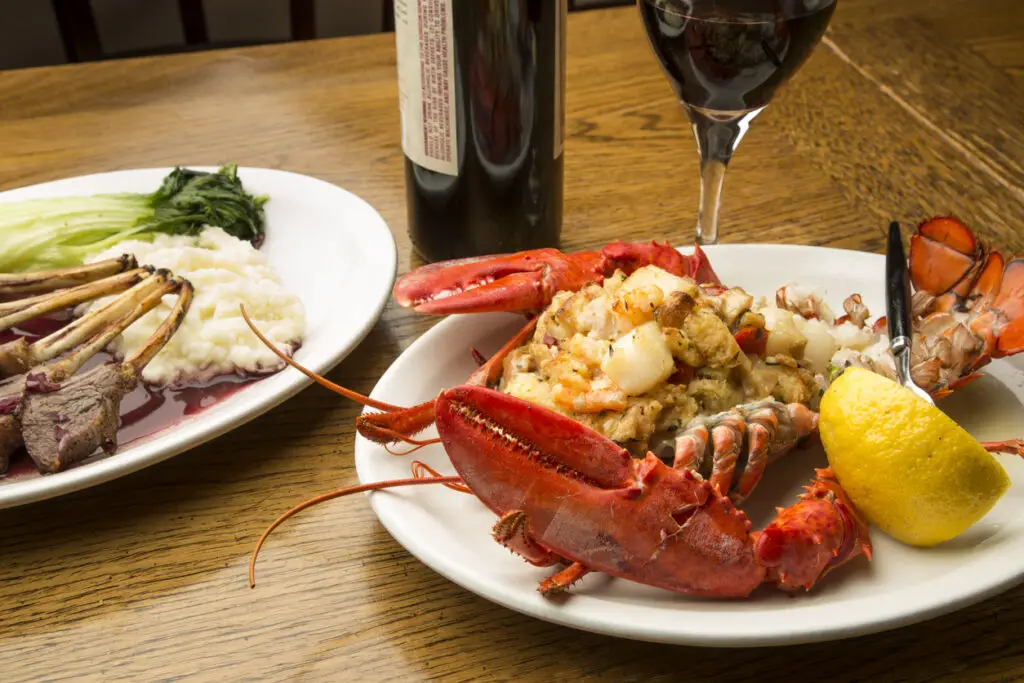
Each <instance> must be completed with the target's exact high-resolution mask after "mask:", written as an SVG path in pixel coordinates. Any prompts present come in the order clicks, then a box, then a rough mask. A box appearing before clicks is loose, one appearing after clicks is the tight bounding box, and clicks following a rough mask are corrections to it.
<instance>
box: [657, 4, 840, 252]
mask: <svg viewBox="0 0 1024 683" xmlns="http://www.w3.org/2000/svg"><path fill="white" fill-rule="evenodd" d="M638 4H639V8H640V17H641V19H642V20H643V25H644V28H645V29H646V31H647V37H648V39H649V40H650V43H651V47H652V49H653V50H654V54H655V55H656V56H657V57H658V61H659V62H661V66H662V69H663V70H664V71H665V74H666V75H667V76H668V79H669V81H670V82H671V83H672V87H673V88H674V89H675V91H676V94H677V96H678V97H679V100H680V102H682V104H683V106H684V108H685V109H686V113H687V115H688V116H689V118H690V122H691V123H692V125H693V129H694V135H695V136H696V138H697V145H698V148H699V151H700V154H701V208H700V214H699V218H698V222H697V241H698V242H700V243H702V244H714V243H715V242H717V241H718V208H719V204H720V199H721V191H722V182H723V180H724V177H725V169H726V167H727V165H728V163H729V159H731V158H732V154H733V152H734V150H735V149H736V146H737V145H738V144H739V141H740V139H741V138H742V137H743V135H744V134H745V133H746V131H747V127H748V126H749V124H750V121H751V120H752V119H753V118H754V117H755V116H757V114H759V113H760V112H761V110H762V109H764V107H765V106H766V105H767V104H768V102H769V101H771V99H772V96H773V95H774V94H775V91H776V90H777V89H778V88H779V86H781V85H782V84H783V83H785V82H786V81H787V80H788V79H789V78H790V76H792V75H793V73H794V72H795V71H796V70H797V69H798V68H799V67H800V65H802V64H803V63H804V61H805V60H806V59H807V57H808V56H809V55H810V53H811V51H812V50H813V49H814V47H815V45H817V44H818V42H819V41H820V40H821V36H822V34H824V32H825V29H826V27H827V26H828V22H829V19H831V17H832V13H833V11H834V10H835V5H836V3H835V0H639V1H638Z"/></svg>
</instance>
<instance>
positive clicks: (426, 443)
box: [384, 438, 441, 477]
mask: <svg viewBox="0 0 1024 683" xmlns="http://www.w3.org/2000/svg"><path fill="white" fill-rule="evenodd" d="M403 440H404V438H403ZM406 443H408V442H406ZM435 443H441V439H429V440H427V441H422V442H420V443H418V444H417V445H415V446H413V447H412V448H410V449H409V450H407V451H393V450H391V446H390V445H389V444H384V450H386V451H387V452H388V453H390V454H391V455H398V456H401V455H412V454H413V453H415V452H416V451H418V450H419V449H421V448H426V447H427V446H433V445H434V444H435ZM416 462H419V461H418V460H417V461H416ZM414 464H415V463H414ZM437 476H439V477H440V476H441V475H440V474H439V475H437Z"/></svg>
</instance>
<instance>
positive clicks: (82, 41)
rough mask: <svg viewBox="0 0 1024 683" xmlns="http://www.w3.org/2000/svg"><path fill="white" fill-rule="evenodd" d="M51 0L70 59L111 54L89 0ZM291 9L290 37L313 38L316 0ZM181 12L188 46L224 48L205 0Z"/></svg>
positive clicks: (183, 4)
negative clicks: (212, 34)
mask: <svg viewBox="0 0 1024 683" xmlns="http://www.w3.org/2000/svg"><path fill="white" fill-rule="evenodd" d="M51 2H53V10H54V12H55V13H56V15H57V25H58V27H59V28H60V35H61V40H62V41H63V42H64V52H65V53H66V55H67V58H68V61H69V62H88V61H95V60H98V59H106V58H107V57H110V56H112V55H108V54H106V53H105V52H104V50H103V45H102V43H101V42H100V35H99V31H98V30H97V28H96V17H95V16H94V15H93V11H92V4H91V2H90V0H51ZM386 4H388V5H390V4H391V3H390V1H389V2H387V3H386ZM288 11H289V18H290V25H291V40H312V39H313V38H315V37H316V2H315V0H289V6H288ZM178 14H179V16H180V17H181V26H182V32H183V33H184V34H185V45H186V46H188V47H190V48H196V49H201V48H204V47H205V48H216V47H222V46H218V45H216V44H213V43H210V39H209V34H208V32H207V30H206V14H205V11H204V8H203V0H178Z"/></svg>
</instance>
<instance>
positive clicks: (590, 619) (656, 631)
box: [354, 243, 1024, 648]
mask: <svg viewBox="0 0 1024 683" xmlns="http://www.w3.org/2000/svg"><path fill="white" fill-rule="evenodd" d="M703 249H705V250H706V251H707V252H708V254H709V256H710V257H711V259H712V262H713V261H714V254H715V253H716V252H717V253H722V252H727V251H736V252H742V251H748V250H754V251H762V250H775V251H787V252H791V253H794V252H795V253H799V252H807V251H810V252H812V253H816V254H820V253H821V252H823V251H825V252H832V253H834V255H835V256H838V257H841V258H844V259H850V258H854V259H857V260H863V259H869V260H875V261H876V264H877V266H879V267H881V266H882V265H883V264H884V256H883V255H882V254H878V253H872V252H864V251H858V250H854V249H842V248H836V247H818V246H811V245H796V244H762V243H743V244H727V245H715V246H709V247H703ZM677 250H678V251H680V252H682V253H690V250H689V249H688V248H677ZM482 315H491V316H496V317H497V316H509V315H511V314H500V313H498V314H482ZM467 317H468V316H465V315H461V316H449V317H448V318H447V319H445V320H441V321H439V322H438V323H437V324H436V325H434V326H433V327H431V328H430V329H429V330H427V331H426V332H425V333H424V334H422V335H421V336H420V337H419V338H417V339H416V340H415V341H414V342H413V343H412V344H410V345H409V347H408V348H407V349H406V350H405V351H403V353H402V354H401V355H399V357H398V358H396V359H395V361H394V362H393V363H392V365H391V366H389V367H388V369H387V370H386V371H385V373H384V374H383V375H382V376H381V378H380V380H378V382H377V384H376V385H375V386H374V389H373V391H372V392H371V394H370V396H371V397H372V398H376V399H379V400H388V399H389V398H391V399H392V400H393V398H394V397H391V396H384V395H382V394H381V393H380V392H379V391H378V389H379V387H381V386H382V385H385V384H386V383H388V382H390V381H393V379H392V375H393V372H394V368H395V366H397V365H398V362H399V360H400V359H402V358H403V357H405V356H406V355H408V356H412V357H415V354H417V353H418V352H419V350H420V349H421V348H423V347H426V346H429V345H431V344H432V343H434V340H435V338H436V337H443V336H444V335H445V334H446V333H447V328H449V327H452V326H455V325H458V324H459V320H460V319H464V318H467ZM474 317H475V316H474ZM363 412H364V413H366V412H371V411H370V410H369V409H364V411H363ZM373 446H374V445H373V444H372V443H371V442H370V441H368V440H367V439H365V438H363V437H362V436H360V435H358V434H357V436H356V439H355V448H354V459H355V466H356V473H357V476H358V478H359V481H360V483H367V482H369V481H375V479H373V478H371V477H368V476H367V468H368V467H369V466H370V465H369V459H368V455H372V448H373ZM387 494H388V492H387V491H380V492H368V493H366V494H365V495H366V497H367V498H368V500H369V502H370V506H371V508H372V509H373V511H374V514H375V515H376V517H377V519H378V521H379V522H380V523H381V524H382V525H383V526H384V527H385V529H387V531H388V533H389V534H390V535H391V537H392V538H393V539H394V540H395V541H396V542H397V543H398V544H399V545H401V546H402V547H403V548H404V549H405V550H406V551H407V552H409V553H410V554H411V555H413V556H414V557H415V558H416V559H417V560H419V561H420V562H421V563H422V564H423V565H425V566H426V567H427V568H429V569H431V570H433V571H435V572H437V573H438V574H440V575H441V576H444V577H445V578H446V579H448V580H449V581H451V582H452V583H454V584H456V585H458V586H460V587H461V588H463V589H465V590H468V591H470V592H472V593H474V594H475V595H477V596H479V597H481V598H483V599H485V600H488V601H490V602H493V603H495V604H498V605H501V606H503V607H506V608H508V609H511V610H513V611H515V612H518V613H520V614H524V615H526V616H530V617H533V618H537V619H541V620H543V621H548V622H550V623H555V624H558V625H561V626H566V627H569V628H574V629H578V630H583V631H588V632H592V633H598V634H602V635H608V636H614V637H620V638H626V639H630V640H640V641H646V642H657V643H667V644H677V645H691V646H703V647H730V648H733V647H768V646H780V645H798V644H806V643H813V642H824V641H832V640H841V639H846V638H853V637H857V636H862V635H868V634H872V633H879V632H883V631H888V630H892V629H896V628H901V627H903V626H908V625H911V624H915V623H920V622H923V621H927V620H929V619H932V618H935V617H938V616H941V615H944V614H949V613H951V612H955V611H958V610H960V609H963V608H965V607H968V606H970V605H973V604H976V603H978V602H981V601H983V600H985V599H987V598H990V597H992V596H994V595H997V594H999V593H1002V592H1004V591H1006V590H1008V589H1010V588H1012V587H1014V586H1016V585H1018V584H1020V583H1022V582H1024V565H1019V563H1018V565H1017V566H1016V567H1015V566H1014V565H1013V564H1012V563H1007V562H1004V563H1001V564H1002V569H1003V571H1002V572H994V573H991V574H989V580H988V581H985V582H982V583H981V584H980V585H975V586H974V587H972V588H970V589H962V590H961V591H960V592H959V593H957V594H955V595H953V596H952V597H951V598H949V597H947V598H945V599H943V600H942V601H935V600H928V597H929V596H930V595H932V594H933V593H932V591H931V590H930V589H929V585H930V584H931V583H933V582H935V581H941V580H942V579H941V577H936V578H933V579H931V580H926V581H924V582H922V583H920V584H918V585H915V586H913V587H912V588H911V589H910V590H907V591H904V592H903V593H902V594H901V598H907V597H910V598H911V600H909V601H908V600H905V599H901V601H899V602H898V603H897V602H896V601H890V602H889V603H886V602H884V601H879V602H878V603H877V607H876V608H875V609H873V610H872V611H870V612H866V613H858V612H854V613H852V614H851V613H849V612H848V613H847V617H846V618H845V619H844V620H842V621H839V622H835V623H828V624H826V625H822V624H820V623H816V622H814V621H813V620H811V621H808V622H807V623H801V624H790V625H789V627H788V628H787V629H785V630H782V629H778V630H772V631H763V630H762V631H760V632H741V633H738V634H731V635H728V636H726V635H724V634H722V633H718V632H701V631H700V630H697V629H690V630H687V629H685V628H682V629H680V628H676V629H672V630H670V631H666V630H664V628H663V627H662V625H660V624H659V625H658V626H657V627H655V628H648V627H645V626H644V623H643V621H642V620H640V619H635V620H630V621H629V622H628V623H624V624H623V623H619V624H615V625H614V627H611V626H610V625H609V623H608V622H607V621H606V620H602V619H601V618H599V617H596V616H595V615H594V614H592V613H591V612H589V611H585V612H583V614H582V615H581V614H579V613H575V612H572V611H570V610H567V609H566V608H565V605H552V604H550V603H538V602H537V601H536V600H518V601H517V600H515V599H514V596H515V595H516V594H515V593H513V592H512V591H514V590H515V589H510V590H509V591H506V592H501V591H498V592H497V593H495V592H494V591H493V590H491V589H490V587H489V586H487V585H486V582H485V581H478V580H477V577H478V574H476V573H472V572H459V571H456V570H457V563H455V562H452V561H448V560H447V558H445V557H444V556H443V554H441V553H438V557H426V556H425V554H426V553H425V551H426V550H427V545H426V544H423V545H422V546H421V545H418V544H416V543H407V542H406V541H405V536H406V531H405V529H404V528H403V526H402V524H401V523H400V520H397V519H394V518H392V517H391V516H389V514H388V512H387V510H386V509H384V510H383V511H382V508H386V506H387V505H388V504H389V503H388V500H389V496H388V495H387ZM524 566H528V565H524ZM481 576H482V575H481ZM666 595H671V594H670V593H666ZM569 599H570V601H571V600H582V601H586V602H588V603H589V602H590V601H600V600H601V596H600V595H576V596H570V598H569ZM862 600H863V598H858V599H857V601H858V602H861V601H862ZM721 602H722V604H724V605H735V604H737V601H730V600H723V601H721ZM740 602H742V601H740ZM702 604H703V603H702ZM829 604H830V603H822V602H819V603H817V604H813V603H812V604H807V605H799V606H797V607H796V608H795V609H799V610H801V611H802V612H804V613H805V614H806V613H810V614H811V615H812V616H813V614H814V612H819V611H827V610H828V609H829ZM831 605H832V607H833V608H834V607H835V603H831ZM639 609H640V610H641V611H646V610H648V609H654V608H652V607H649V606H640V608H639ZM772 613H776V614H778V613H779V612H778V610H767V611H766V612H765V614H772ZM687 614H690V615H693V614H697V613H696V612H693V611H688V610H686V609H685V608H684V609H680V610H679V615H680V616H685V615H687ZM745 616H748V615H747V614H746V613H738V614H737V615H736V617H735V618H736V623H737V625H741V624H742V621H743V618H744V617H745ZM680 621H685V620H684V619H680Z"/></svg>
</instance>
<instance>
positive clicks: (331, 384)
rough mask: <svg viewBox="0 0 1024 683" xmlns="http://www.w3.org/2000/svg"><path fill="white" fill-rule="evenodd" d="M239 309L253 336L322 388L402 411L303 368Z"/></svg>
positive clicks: (346, 396)
mask: <svg viewBox="0 0 1024 683" xmlns="http://www.w3.org/2000/svg"><path fill="white" fill-rule="evenodd" d="M238 307H239V308H240V309H241V310H242V318H244V319H245V324H246V325H248V326H249V329H250V330H252V332H253V334H255V335H256V336H257V337H258V338H259V340H260V341H261V342H263V343H264V344H265V345H266V346H267V348H268V349H270V350H271V351H273V352H274V355H275V356H277V357H278V358H280V359H281V360H283V361H284V362H285V363H287V364H288V365H290V366H292V367H293V368H295V369H296V370H298V371H299V372H301V373H302V374H304V375H305V376H306V377H308V378H310V379H311V380H313V381H314V382H316V383H317V384H319V385H320V386H322V387H326V388H328V389H330V390H331V391H333V392H334V393H336V394H341V395H342V396H344V397H345V398H348V399H352V400H353V401H355V402H356V403H361V404H363V405H364V406H369V407H371V408H376V409H377V410H383V411H385V412H392V411H396V410H402V408H401V407H400V406H395V405H391V404H390V403H384V402H383V401H377V400H374V399H372V398H370V397H369V396H363V395H362V394H360V393H359V392H357V391H352V390H351V389H346V388H345V387H343V386H341V385H340V384H335V383H334V382H332V381H330V380H329V379H327V378H325V377H322V376H320V375H318V374H316V373H315V372H313V371H312V370H310V369H308V368H305V367H303V366H302V365H301V364H300V363H297V362H295V361H294V360H293V359H292V358H290V357H289V356H288V354H286V353H285V352H284V351H282V350H281V349H279V348H277V346H275V345H274V342H272V341H270V340H269V339H267V338H266V337H265V336H263V333H262V332H260V331H259V330H258V329H256V325H255V323H253V321H252V320H250V319H249V314H248V313H246V312H245V304H238Z"/></svg>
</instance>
